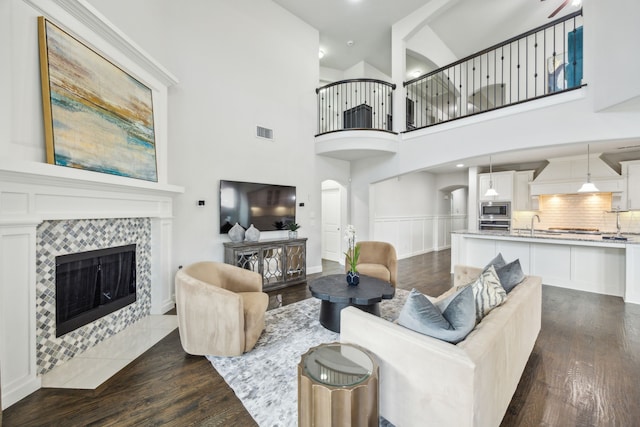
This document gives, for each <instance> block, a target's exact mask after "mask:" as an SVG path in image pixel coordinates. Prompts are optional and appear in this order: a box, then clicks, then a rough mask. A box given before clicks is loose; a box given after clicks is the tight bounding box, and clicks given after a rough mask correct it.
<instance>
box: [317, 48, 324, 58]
mask: <svg viewBox="0 0 640 427" xmlns="http://www.w3.org/2000/svg"><path fill="white" fill-rule="evenodd" d="M318 58H320V59H322V58H324V50H322V49H320V50H319V51H318Z"/></svg>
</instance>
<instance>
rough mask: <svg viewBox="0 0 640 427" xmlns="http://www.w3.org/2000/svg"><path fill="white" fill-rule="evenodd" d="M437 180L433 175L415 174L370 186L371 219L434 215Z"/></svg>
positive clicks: (425, 173)
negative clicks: (371, 201) (372, 201)
mask: <svg viewBox="0 0 640 427" xmlns="http://www.w3.org/2000/svg"><path fill="white" fill-rule="evenodd" d="M435 185H436V180H435V176H434V175H433V174H430V173H427V172H416V173H410V174H406V175H402V176H399V177H395V178H391V179H388V180H385V181H382V182H378V183H375V184H373V185H372V186H371V193H372V197H374V200H375V202H374V203H373V210H372V212H371V215H372V217H374V218H380V217H389V216H417V215H434V214H435V213H436V203H435V200H436V193H437V191H436V187H435Z"/></svg>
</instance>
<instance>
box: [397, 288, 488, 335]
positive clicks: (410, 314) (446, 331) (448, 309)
mask: <svg viewBox="0 0 640 427" xmlns="http://www.w3.org/2000/svg"><path fill="white" fill-rule="evenodd" d="M475 312H476V309H475V304H474V299H473V290H472V289H471V288H470V287H465V288H463V289H460V290H459V291H458V292H456V293H454V294H452V295H451V296H450V297H448V298H446V299H444V300H440V301H438V302H437V303H436V304H433V303H432V302H431V301H430V300H429V299H428V298H427V297H426V296H424V295H423V294H421V293H420V292H418V291H416V290H415V289H412V290H411V293H410V294H409V296H408V298H407V302H406V303H405V304H404V306H403V307H402V310H401V311H400V316H399V317H398V324H400V325H402V326H404V327H405V328H408V329H411V330H414V331H416V332H419V333H421V334H424V335H429V336H430V337H433V338H437V339H441V340H443V341H447V342H450V343H453V344H455V343H457V342H460V341H462V340H463V339H464V338H465V337H466V336H467V335H468V334H469V332H471V331H472V330H473V328H474V326H475V324H476V315H475Z"/></svg>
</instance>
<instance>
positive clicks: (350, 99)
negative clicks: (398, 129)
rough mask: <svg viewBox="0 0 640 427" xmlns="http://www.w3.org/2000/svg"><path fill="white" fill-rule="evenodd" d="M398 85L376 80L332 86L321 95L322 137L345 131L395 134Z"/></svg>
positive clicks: (320, 123)
mask: <svg viewBox="0 0 640 427" xmlns="http://www.w3.org/2000/svg"><path fill="white" fill-rule="evenodd" d="M395 88H396V85H394V84H391V83H387V82H384V81H381V80H375V79H354V80H343V81H339V82H334V83H330V84H328V85H326V86H323V87H321V88H318V89H316V93H317V94H318V134H317V135H316V136H318V135H322V134H324V133H329V132H336V131H342V130H354V129H366V130H379V131H386V132H391V131H392V129H393V128H392V124H393V116H392V110H393V109H392V98H393V90H394V89H395Z"/></svg>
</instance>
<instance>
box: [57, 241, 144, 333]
mask: <svg viewBox="0 0 640 427" xmlns="http://www.w3.org/2000/svg"><path fill="white" fill-rule="evenodd" d="M135 300H136V245H135V244H132V245H125V246H116V247H111V248H106V249H98V250H94V251H87V252H78V253H73V254H68V255H60V256H57V257H56V337H59V336H62V335H64V334H66V333H68V332H71V331H73V330H75V329H78V328H79V327H81V326H84V325H86V324H88V323H91V322H93V321H94V320H97V319H99V318H101V317H103V316H106V315H107V314H109V313H113V312H114V311H116V310H119V309H121V308H123V307H125V306H127V305H129V304H131V303H133V302H135Z"/></svg>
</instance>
